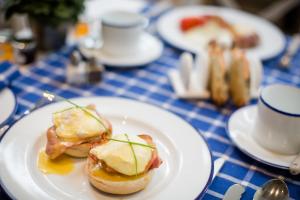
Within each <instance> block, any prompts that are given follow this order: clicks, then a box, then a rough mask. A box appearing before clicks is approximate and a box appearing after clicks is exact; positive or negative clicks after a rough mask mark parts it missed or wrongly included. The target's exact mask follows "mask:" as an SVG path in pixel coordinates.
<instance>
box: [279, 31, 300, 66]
mask: <svg viewBox="0 0 300 200" xmlns="http://www.w3.org/2000/svg"><path fill="white" fill-rule="evenodd" d="M299 46H300V33H298V34H296V35H294V36H293V37H292V40H291V42H290V44H289V46H288V48H287V51H286V53H285V54H284V55H283V56H282V58H281V59H280V62H279V64H280V66H281V67H282V68H288V67H289V65H290V62H291V60H292V58H293V56H294V55H295V53H296V52H297V50H298V49H299Z"/></svg>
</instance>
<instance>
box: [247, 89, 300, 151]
mask: <svg viewBox="0 0 300 200" xmlns="http://www.w3.org/2000/svg"><path fill="white" fill-rule="evenodd" d="M252 133H253V137H254V139H255V140H256V141H257V142H258V143H259V144H260V145H261V146H262V147H264V148H266V149H269V150H271V151H273V152H275V153H280V154H287V155H292V154H297V153H299V152H300V89H299V88H296V87H293V86H289V85H283V84H274V85H269V86H266V87H265V88H263V89H262V90H261V93H260V97H259V102H258V110H257V115H256V119H255V124H254V128H253V132H252Z"/></svg>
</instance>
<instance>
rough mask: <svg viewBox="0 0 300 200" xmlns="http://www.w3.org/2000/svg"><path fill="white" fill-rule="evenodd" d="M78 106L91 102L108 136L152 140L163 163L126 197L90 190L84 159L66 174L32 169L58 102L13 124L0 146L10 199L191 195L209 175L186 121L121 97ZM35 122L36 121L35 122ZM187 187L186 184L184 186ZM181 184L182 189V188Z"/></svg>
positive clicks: (205, 153) (207, 160) (201, 144)
mask: <svg viewBox="0 0 300 200" xmlns="http://www.w3.org/2000/svg"><path fill="white" fill-rule="evenodd" d="M73 101H74V102H76V103H78V104H80V105H88V104H91V103H93V104H95V105H96V106H97V109H98V111H99V112H100V113H101V114H103V115H104V116H106V117H107V118H108V119H109V120H110V121H111V122H112V125H113V134H116V133H129V134H141V133H146V134H149V135H151V136H152V137H153V138H154V141H155V142H156V144H157V148H158V151H159V154H160V157H161V158H162V160H163V164H162V165H161V166H160V167H159V168H158V169H156V170H155V173H154V177H153V179H152V181H151V182H150V184H149V185H148V186H147V187H146V189H144V190H143V191H141V192H138V193H136V194H133V195H127V196H116V195H108V194H104V193H102V192H100V191H98V190H96V189H94V188H93V187H92V186H91V185H90V184H89V182H88V180H87V177H86V175H85V174H84V164H85V160H84V159H78V161H77V162H76V169H75V170H74V171H73V172H72V173H71V174H70V175H66V176H59V175H45V174H43V173H42V172H41V171H40V170H39V169H38V168H37V164H36V162H37V156H38V152H39V151H40V150H41V149H44V148H45V143H46V135H45V132H46V130H47V128H48V127H49V126H51V115H52V113H53V112H55V111H57V110H61V109H63V108H65V107H67V106H70V105H68V103H66V102H59V103H55V104H51V105H48V106H45V107H42V108H40V109H38V110H36V111H34V112H32V113H31V114H30V115H28V116H25V117H23V118H22V119H21V120H19V121H18V122H17V123H15V124H14V125H13V126H12V127H11V128H10V129H9V130H8V132H7V133H6V135H5V136H4V138H3V140H2V142H1V147H0V175H1V181H2V186H3V187H4V188H5V190H6V191H7V192H8V194H10V196H12V197H14V198H16V199H31V200H40V199H64V200H68V199H70V200H74V199H81V200H85V199H89V200H92V199H123V198H125V199H161V200H165V199H195V198H196V197H197V196H202V195H203V193H204V192H205V190H206V188H207V186H208V185H209V184H210V182H211V179H212V173H213V164H212V158H211V153H210V151H209V149H208V146H207V144H206V142H205V141H204V139H203V138H202V137H201V136H200V135H199V133H198V132H197V131H196V130H195V129H194V128H193V127H192V126H191V125H189V124H188V123H186V122H185V121H184V120H182V119H181V118H179V117H177V116H176V115H174V114H172V113H169V112H167V111H164V110H162V109H160V108H158V107H155V106H152V105H148V104H145V103H140V102H137V101H133V100H127V99H122V98H107V97H93V98H77V99H73ZM37 122H38V123H37ZM187 185H188V187H186V186H187ZM183 188H184V189H183Z"/></svg>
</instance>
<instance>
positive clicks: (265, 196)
mask: <svg viewBox="0 0 300 200" xmlns="http://www.w3.org/2000/svg"><path fill="white" fill-rule="evenodd" d="M288 199H289V190H288V188H287V185H286V184H285V182H284V181H283V180H281V179H272V180H269V181H268V182H266V183H265V184H264V185H263V186H262V187H261V188H260V189H259V190H257V191H256V192H255V194H254V197H253V200H288Z"/></svg>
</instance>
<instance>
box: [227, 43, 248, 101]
mask: <svg viewBox="0 0 300 200" xmlns="http://www.w3.org/2000/svg"><path fill="white" fill-rule="evenodd" d="M228 74H229V88H230V89H229V90H230V94H231V98H232V101H233V103H234V105H236V106H238V107H240V106H244V105H246V104H247V103H248V101H249V99H250V89H249V88H250V69H249V62H248V60H247V57H246V55H245V53H244V51H243V50H241V49H238V48H234V49H232V51H231V64H230V66H229V72H228Z"/></svg>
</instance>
